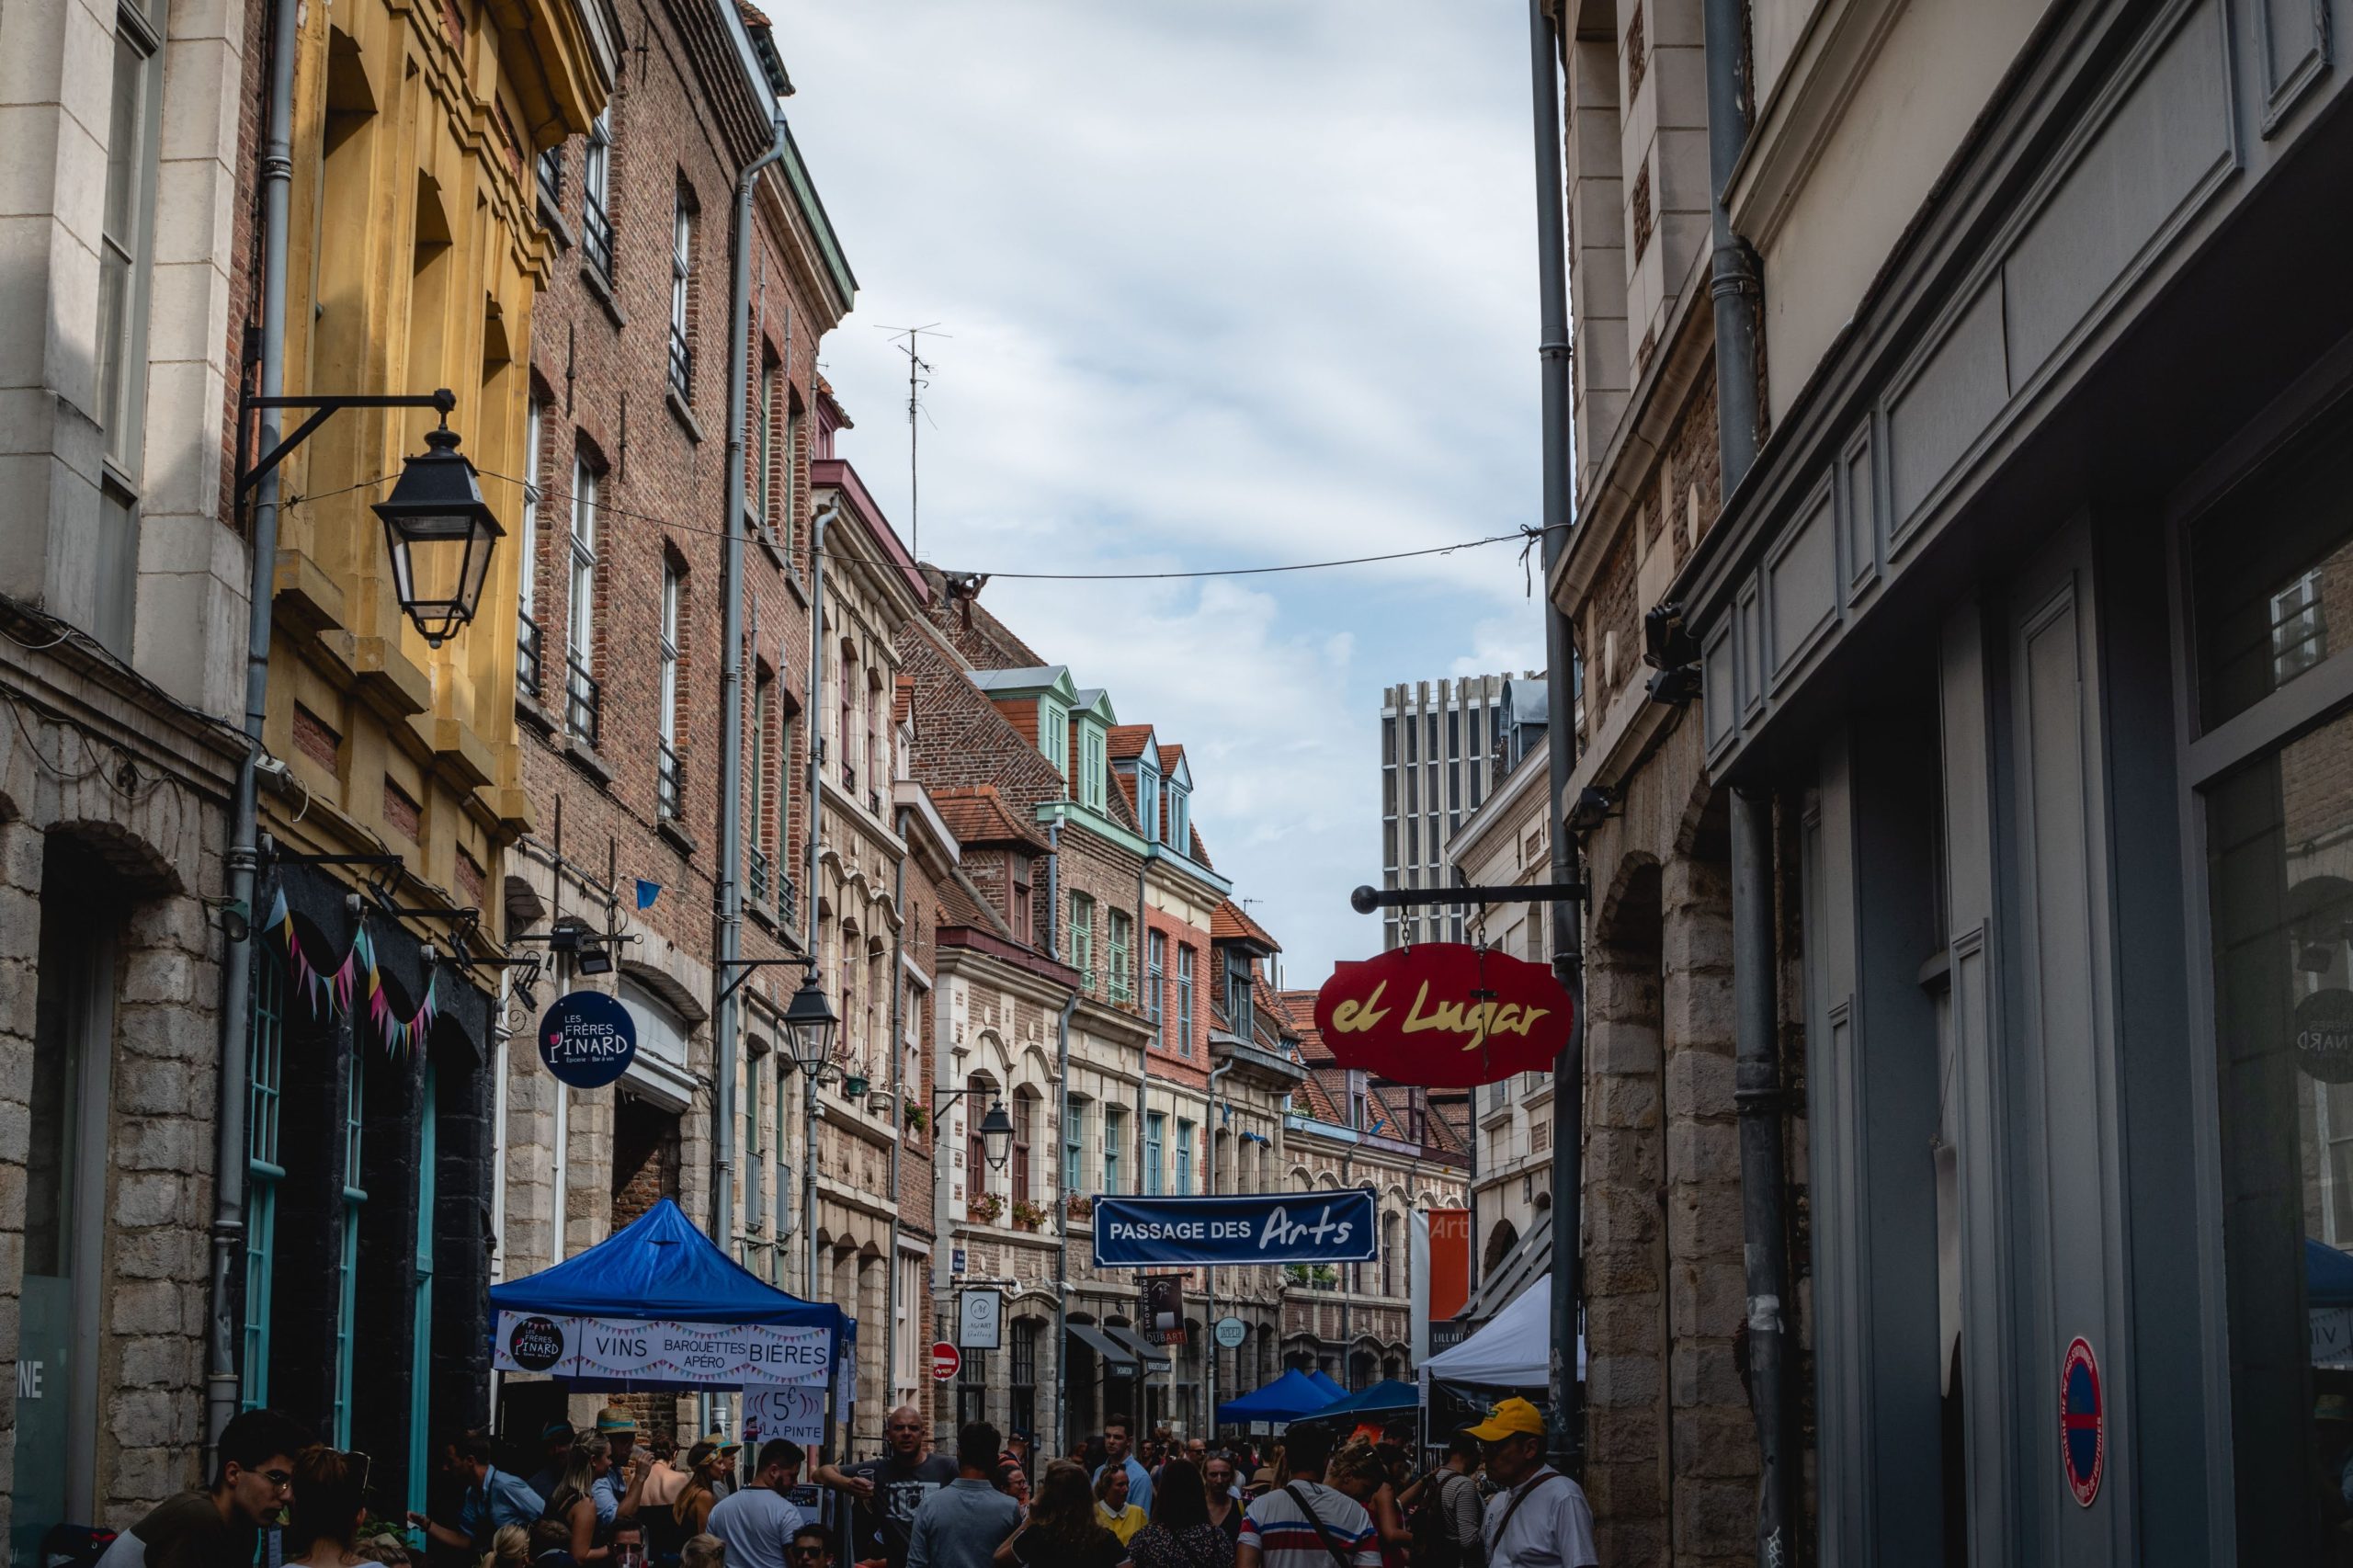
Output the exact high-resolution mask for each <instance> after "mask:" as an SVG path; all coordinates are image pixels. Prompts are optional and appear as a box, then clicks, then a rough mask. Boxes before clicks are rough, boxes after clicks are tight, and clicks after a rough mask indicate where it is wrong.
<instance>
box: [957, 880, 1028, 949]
mask: <svg viewBox="0 0 2353 1568" xmlns="http://www.w3.org/2000/svg"><path fill="white" fill-rule="evenodd" d="M939 923H940V924H941V925H942V926H971V927H972V928H973V929H975V930H979V931H986V932H988V933H990V934H991V935H993V936H997V937H1006V938H1007V939H1008V940H1009V939H1010V938H1011V937H1012V936H1013V928H1012V927H1011V926H1007V925H1006V923H1005V921H1004V919H1003V918H1002V917H1001V916H1000V915H998V914H997V912H996V911H995V910H994V909H991V908H990V907H989V905H988V901H987V900H985V899H983V898H982V897H981V895H980V892H979V890H978V889H976V888H974V887H973V886H972V883H971V882H970V881H966V880H965V877H964V873H963V872H961V871H959V872H957V873H955V874H954V875H953V876H951V877H949V879H948V880H947V881H945V882H942V883H941V884H940V887H939Z"/></svg>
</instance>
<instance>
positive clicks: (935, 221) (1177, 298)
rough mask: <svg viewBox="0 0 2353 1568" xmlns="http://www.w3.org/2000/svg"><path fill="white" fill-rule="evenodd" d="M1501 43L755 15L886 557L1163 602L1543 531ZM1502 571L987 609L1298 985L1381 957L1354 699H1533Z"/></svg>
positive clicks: (1001, 591)
mask: <svg viewBox="0 0 2353 1568" xmlns="http://www.w3.org/2000/svg"><path fill="white" fill-rule="evenodd" d="M1526 28H1527V22H1526V14H1525V12H1524V10H1523V9H1521V8H1520V7H1518V6H1514V5H1510V4H1507V3H1506V4H1499V3H1495V0H1486V3H1482V4H1471V5H1457V6H1427V5H1426V4H1422V3H1420V0H1359V3H1357V4H1351V5H1347V6H1337V5H1329V4H1311V3H1307V0H1186V3H1185V4H1183V5H1181V6H1074V5H1070V4H1067V3H1066V0H991V3H990V4H989V5H986V6H972V5H969V4H962V5H960V4H952V3H949V0H864V3H862V4H860V5H858V6H830V7H817V6H810V7H805V8H802V9H801V10H799V11H797V12H796V13H794V14H792V15H790V16H787V17H781V18H780V27H779V36H780V39H781V40H782V42H783V45H784V48H785V51H786V56H787V62H788V63H789V64H790V67H791V70H792V73H793V77H794V80H795V82H796V84H797V85H799V87H800V89H801V91H800V93H799V95H798V96H797V97H794V98H793V99H792V100H790V104H789V106H788V107H789V108H790V112H791V114H792V118H793V125H794V133H795V135H796V137H797V138H798V140H799V142H800V143H801V148H802V150H803V152H804V153H805V154H806V155H807V157H808V160H809V162H810V165H811V167H812V171H813V176H814V178H815V180H816V182H817V185H818V187H819V188H820V189H821V190H822V192H823V193H824V200H825V204H826V207H827V210H828V211H829V212H830V214H831V215H832V217H833V219H834V222H835V225H836V226H837V228H838V229H839V231H840V233H841V236H842V241H843V244H844V247H845V249H846V250H847V254H848V256H849V257H850V260H851V265H852V266H853V267H854V268H855V269H856V271H857V273H858V281H859V285H860V297H859V301H858V311H857V312H856V314H854V315H853V316H852V317H851V318H850V319H849V320H848V321H847V323H845V324H843V325H842V326H841V327H840V328H839V329H837V330H836V331H835V333H834V334H833V335H832V336H831V337H830V338H829V339H828V340H827V342H826V344H825V347H824V364H825V367H826V373H827V375H828V376H829V377H830V379H831V380H832V381H833V382H834V384H835V388H836V389H837V391H838V392H840V394H841V396H842V398H843V400H844V402H845V403H847V406H848V407H849V408H850V410H851V412H852V414H853V415H855V416H856V417H857V418H858V420H859V422H860V424H859V427H858V429H857V430H856V431H855V432H853V433H852V434H850V435H848V436H847V437H844V442H843V450H844V452H845V454H846V455H847V456H848V457H850V458H851V459H852V460H854V461H856V462H857V464H858V469H859V472H860V473H861V475H862V476H863V477H864V478H865V480H866V482H867V483H868V484H869V485H870V487H871V488H872V489H873V490H874V492H875V493H876V494H877V495H878V497H879V498H880V499H881V503H882V505H883V506H885V507H886V508H887V509H888V510H890V512H891V514H892V517H893V518H894V519H895V520H897V522H898V523H899V525H900V527H901V530H902V532H903V533H904V532H906V531H907V528H908V522H909V519H908V517H907V515H906V494H907V482H906V424H905V413H904V400H905V395H906V383H905V374H906V369H905V361H904V358H901V357H900V356H899V355H898V354H897V353H895V352H894V351H893V349H892V344H891V341H890V339H889V337H888V335H886V334H885V333H883V332H882V331H880V330H877V324H893V325H904V324H911V323H922V322H933V321H937V322H938V323H939V324H940V330H941V332H942V333H943V334H947V335H948V336H946V337H943V338H939V339H926V358H927V359H929V360H930V361H931V362H932V364H933V366H934V370H933V373H932V376H931V385H930V387H929V389H928V391H927V392H926V408H927V410H928V413H929V417H930V420H931V421H933V422H936V426H937V427H936V428H935V427H934V424H932V423H927V424H926V426H925V427H924V429H923V431H922V449H923V487H922V494H923V516H922V518H921V528H920V538H919V540H918V543H919V547H920V550H921V552H922V553H923V554H924V555H925V556H926V558H927V559H930V560H933V561H937V562H939V563H940V564H942V565H945V566H949V567H956V568H965V569H976V570H995V571H996V572H998V573H1001V574H1002V573H1010V572H1018V571H1032V572H1085V571H1131V570H1147V571H1170V570H1185V569H1199V568H1202V567H1213V566H1228V565H1266V564H1274V563H1279V562H1293V561H1302V560H1324V559H1334V558H1339V557H1348V556H1359V555H1366V554H1375V553H1381V552H1384V551H1401V550H1414V549H1421V548H1426V547H1428V546H1431V545H1436V544H1445V543H1451V542H1454V541H1458V540H1466V539H1472V538H1481V537H1484V536H1488V535H1493V534H1507V533H1510V532H1512V531H1513V530H1515V529H1517V528H1518V526H1519V525H1520V524H1522V523H1523V522H1526V521H1529V520H1530V519H1531V518H1532V517H1533V515H1534V511H1535V507H1536V504H1537V492H1538V472H1537V457H1538V453H1537V440H1536V437H1537V427H1536V418H1535V406H1536V390H1537V379H1536V372H1537V367H1536V358H1535V354H1534V351H1533V343H1534V336H1535V317H1536V312H1535V299H1534V289H1533V273H1534V268H1533V266H1532V256H1530V254H1529V252H1530V237H1529V231H1530V222H1529V207H1530V201H1529V196H1530V188H1529V187H1530V179H1531V172H1530V167H1529V138H1528V131H1527V97H1528V64H1527V54H1526V50H1527V31H1526ZM1517 555H1518V547H1517V545H1516V544H1498V545H1493V546H1489V547H1487V548H1484V549H1482V550H1474V551H1459V552H1456V553H1454V554H1450V555H1444V556H1429V557H1424V558H1421V559H1418V560H1415V561H1409V562H1394V563H1391V564H1387V565H1381V566H1368V567H1363V568H1351V569H1347V570H1345V571H1336V572H1324V573H1302V574H1281V575H1273V576H1260V577H1253V578H1245V579H1226V580H1211V581H1208V582H1198V581H1196V582H1179V583H1157V584H1143V583H1135V584H1068V583H1063V584H1054V583H1029V582H1019V581H1016V580H1013V579H1011V578H1008V577H1005V576H999V577H998V579H997V580H996V581H995V583H994V584H993V585H991V587H990V588H989V590H988V600H987V602H988V603H989V604H990V605H991V606H992V608H995V610H996V611H997V613H999V614H1000V615H1003V616H1004V617H1006V619H1007V620H1008V621H1009V622H1010V623H1011V624H1012V625H1013V626H1014V627H1015V628H1016V630H1017V631H1019V632H1020V633H1021V635H1022V636H1023V638H1024V639H1025V640H1026V641H1028V642H1030V643H1031V645H1033V646H1035V647H1037V648H1038V649H1039V650H1040V652H1041V653H1045V654H1046V655H1047V656H1048V657H1050V658H1052V659H1054V660H1056V661H1058V662H1063V663H1067V664H1069V665H1071V666H1072V668H1073V670H1074V674H1075V675H1076V676H1077V677H1078V678H1079V680H1080V682H1081V684H1083V685H1103V686H1106V687H1108V688H1109V689H1110V691H1111V694H1112V700H1113V701H1114V703H1115V704H1116V705H1117V706H1118V708H1119V710H1120V713H1121V715H1122V716H1123V717H1126V718H1138V717H1141V718H1146V719H1150V720H1151V721H1152V722H1154V723H1155V724H1157V725H1159V726H1160V728H1161V731H1162V733H1163V735H1164V737H1165V738H1166V739H1170V740H1176V741H1181V742H1183V743H1184V744H1185V745H1186V747H1187V749H1188V753H1189V754H1190V755H1191V756H1193V758H1194V764H1195V771H1196V776H1197V779H1198V781H1199V789H1200V798H1199V807H1198V810H1197V819H1198V820H1199V823H1200V824H1201V828H1202V832H1203V834H1204V835H1205V836H1206V837H1207V839H1208V841H1209V844H1210V846H1211V853H1212V854H1213V855H1214V856H1215V857H1216V858H1217V859H1218V863H1219V866H1220V869H1222V870H1224V871H1226V872H1228V873H1229V874H1231V875H1233V877H1234V878H1235V879H1236V881H1238V882H1239V883H1240V884H1241V888H1240V890H1239V891H1240V892H1243V893H1245V894H1247V895H1249V896H1251V897H1254V898H1257V899H1261V900H1263V901H1264V902H1263V903H1259V904H1257V905H1256V906H1255V913H1256V914H1257V915H1259V917H1260V918H1262V919H1264V920H1265V921H1266V922H1267V925H1268V926H1270V927H1271V928H1272V929H1273V930H1274V931H1275V933H1276V935H1277V936H1278V937H1280V938H1281V939H1282V940H1283V942H1284V944H1285V947H1286V949H1287V951H1288V955H1289V969H1290V974H1291V976H1292V977H1293V978H1294V979H1296V980H1298V981H1299V982H1301V983H1313V981H1314V980H1315V979H1316V978H1318V977H1319V975H1320V972H1321V971H1322V970H1323V968H1324V966H1326V965H1328V963H1329V962H1330V960H1333V959H1334V958H1337V957H1347V956H1358V955H1361V954H1362V953H1363V952H1365V951H1367V950H1369V949H1371V948H1373V947H1376V946H1377V945H1378V942H1379V928H1378V925H1377V923H1375V922H1372V921H1369V920H1365V919H1363V918H1361V917H1359V916H1357V915H1354V914H1352V913H1351V912H1350V911H1348V909H1347V890H1348V889H1349V888H1350V887H1353V886H1354V885H1356V884H1357V883H1358V882H1360V881H1378V880H1379V874H1380V866H1379V844H1380V819H1379V815H1378V805H1377V796H1378V777H1377V772H1376V763H1375V757H1376V755H1377V744H1378V742H1377V734H1376V729H1377V723H1378V714H1379V707H1380V688H1381V686H1382V685H1384V684H1387V683H1390V682H1393V681H1399V680H1409V679H1421V678H1431V677H1435V676H1438V675H1440V674H1443V673H1447V672H1449V671H1453V670H1456V669H1457V668H1458V667H1459V665H1461V663H1462V662H1463V661H1468V662H1469V663H1470V664H1471V665H1473V666H1475V668H1476V669H1477V670H1479V671H1484V670H1490V669H1503V668H1519V667H1534V666H1535V665H1540V663H1541V649H1542V631H1541V625H1540V620H1539V619H1538V615H1537V610H1536V607H1535V606H1534V604H1533V603H1532V602H1531V601H1529V600H1527V599H1525V598H1523V597H1521V594H1522V583H1521V573H1520V569H1519V566H1518V560H1517Z"/></svg>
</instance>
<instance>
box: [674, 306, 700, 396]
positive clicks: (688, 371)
mask: <svg viewBox="0 0 2353 1568" xmlns="http://www.w3.org/2000/svg"><path fill="white" fill-rule="evenodd" d="M694 376H695V351H694V349H693V347H691V346H689V345H688V342H687V333H686V329H685V328H684V327H682V326H680V325H679V324H677V323H676V322H672V323H671V324H670V390H671V391H672V392H676V393H677V394H678V401H679V402H680V403H685V402H688V400H689V398H690V397H691V396H692V389H693V387H694V384H695V383H694Z"/></svg>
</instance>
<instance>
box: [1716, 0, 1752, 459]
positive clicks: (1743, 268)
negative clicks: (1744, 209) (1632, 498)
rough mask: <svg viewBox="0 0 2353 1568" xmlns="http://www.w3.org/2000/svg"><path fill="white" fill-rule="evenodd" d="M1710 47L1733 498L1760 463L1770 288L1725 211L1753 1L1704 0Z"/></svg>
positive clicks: (1746, 106)
mask: <svg viewBox="0 0 2353 1568" xmlns="http://www.w3.org/2000/svg"><path fill="white" fill-rule="evenodd" d="M1704 6H1705V9H1704V14H1703V17H1702V26H1703V28H1704V34H1705V39H1706V43H1707V71H1708V183H1709V186H1710V187H1711V189H1712V190H1713V191H1714V193H1715V195H1714V199H1713V200H1712V201H1711V203H1710V206H1711V209H1712V220H1713V228H1714V251H1713V254H1712V255H1711V256H1710V258H1709V266H1708V294H1709V297H1710V298H1711V300H1712V301H1714V303H1715V312H1716V446H1717V450H1718V452H1719V454H1720V455H1721V457H1722V467H1723V483H1722V489H1721V494H1723V495H1726V496H1729V495H1731V494H1732V493H1733V491H1734V490H1737V489H1738V488H1740V482H1741V479H1742V477H1743V476H1745V474H1746V473H1747V472H1748V469H1749V465H1750V464H1751V463H1754V462H1755V461H1756V447H1757V438H1758V432H1759V430H1760V429H1761V428H1762V424H1761V421H1760V419H1759V417H1758V411H1757V403H1756V340H1757V336H1758V326H1757V316H1758V312H1759V308H1760V306H1761V305H1762V303H1763V301H1764V292H1765V290H1764V283H1763V280H1762V278H1760V277H1759V276H1758V273H1757V269H1756V253H1755V252H1753V251H1751V250H1750V249H1749V248H1748V243H1747V242H1746V241H1745V240H1743V239H1742V238H1741V237H1740V236H1739V235H1738V234H1735V233H1733V228H1732V214H1731V213H1730V212H1728V211H1726V210H1725V209H1724V199H1723V193H1724V188H1725V187H1727V186H1729V185H1730V184H1731V183H1732V176H1733V169H1735V168H1736V167H1737V166H1738V165H1739V164H1740V155H1741V152H1742V150H1743V149H1744V148H1745V147H1746V146H1747V144H1748V117H1749V111H1750V108H1751V107H1752V105H1751V102H1750V97H1749V55H1748V6H1747V4H1746V0H1704Z"/></svg>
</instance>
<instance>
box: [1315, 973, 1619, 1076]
mask: <svg viewBox="0 0 2353 1568" xmlns="http://www.w3.org/2000/svg"><path fill="white" fill-rule="evenodd" d="M1574 1022H1575V1011H1574V1006H1573V1005H1572V1004H1571V1003H1570V1000H1569V994H1568V993H1567V992H1565V991H1563V990H1562V989H1561V984H1560V982H1558V981H1556V980H1554V979H1553V978H1552V971H1551V970H1549V969H1546V968H1544V967H1543V966H1541V965H1540V964H1532V963H1529V962H1527V961H1525V960H1520V959H1515V958H1507V957H1506V956H1505V955H1503V954H1502V953H1498V952H1495V951H1493V950H1489V951H1486V952H1481V951H1480V950H1479V949H1476V948H1473V947H1468V946H1466V945H1464V944H1462V943H1461V942H1418V943H1415V945H1414V946H1413V947H1411V948H1397V949H1392V950H1391V951H1389V952H1385V953H1383V954H1381V956H1380V957H1379V958H1376V959H1367V960H1364V961H1363V962H1361V963H1343V964H1341V965H1339V966H1338V967H1337V968H1336V969H1335V970H1334V971H1333V974H1332V978H1331V979H1329V980H1327V981H1325V982H1324V989H1323V990H1321V991H1319V992H1317V993H1316V994H1315V1027H1316V1028H1318V1029H1321V1030H1322V1031H1323V1034H1324V1044H1325V1045H1327V1046H1329V1047H1330V1048H1331V1050H1332V1054H1333V1055H1334V1056H1336V1057H1337V1058H1338V1059H1339V1062H1340V1064H1341V1065H1342V1066H1344V1067H1357V1068H1361V1069H1363V1070H1364V1071H1365V1072H1368V1073H1376V1074H1380V1075H1381V1077H1384V1078H1388V1079H1391V1080H1392V1081H1394V1082H1396V1083H1400V1084H1421V1085H1426V1086H1427V1087H1430V1088H1463V1087H1468V1086H1469V1085H1473V1084H1493V1083H1498V1082H1500V1081H1501V1080H1503V1079H1505V1078H1508V1077H1510V1076H1511V1075H1512V1074H1515V1073H1534V1072H1549V1071H1551V1069H1552V1060H1553V1058H1554V1057H1556V1056H1558V1055H1559V1054H1560V1051H1561V1048H1562V1047H1563V1045H1565V1044H1567V1043H1568V1039H1569V1030H1570V1028H1571V1026H1572V1025H1573V1024H1574Z"/></svg>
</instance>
